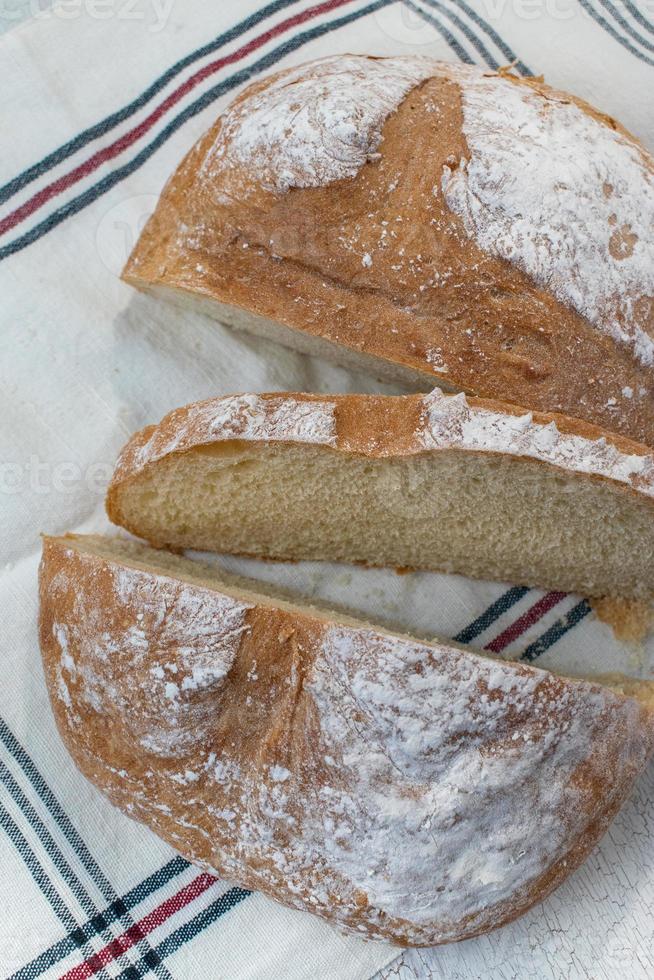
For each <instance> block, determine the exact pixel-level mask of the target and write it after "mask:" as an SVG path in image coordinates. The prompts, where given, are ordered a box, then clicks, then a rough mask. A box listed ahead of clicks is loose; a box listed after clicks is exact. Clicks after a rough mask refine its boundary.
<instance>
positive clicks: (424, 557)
mask: <svg viewBox="0 0 654 980" xmlns="http://www.w3.org/2000/svg"><path fill="white" fill-rule="evenodd" d="M107 509H108V513H109V516H110V518H111V520H112V521H114V522H115V523H116V524H120V525H122V526H123V527H125V528H127V529H128V530H130V531H132V532H133V533H134V534H136V535H139V536H140V537H142V538H145V539H146V540H148V541H150V542H152V543H154V544H156V545H168V546H172V547H175V548H196V549H203V550H211V551H222V552H233V553H237V554H248V555H253V556H256V557H260V558H276V559H290V560H296V559H324V560H331V561H344V562H362V563H366V564H370V565H391V566H397V567H410V568H424V569H434V570H443V571H449V572H459V573H461V574H464V575H469V576H476V577H481V578H486V579H499V580H508V581H512V582H515V583H519V584H523V585H538V586H542V587H543V588H548V589H557V590H563V591H575V592H579V593H581V594H583V595H588V596H603V595H614V596H625V597H634V598H638V597H648V596H650V595H651V594H652V593H653V592H654V456H653V455H652V454H651V452H649V451H648V450H647V449H646V448H645V447H643V446H640V445H638V444H635V443H632V442H629V441H627V440H624V439H621V438H619V437H613V436H610V435H607V434H606V433H604V432H602V431H601V430H599V429H597V428H595V427H592V426H588V425H585V424H584V423H580V422H576V421H573V420H570V419H565V418H562V417H556V416H551V415H532V414H530V413H524V412H521V411H520V410H519V409H514V408H509V407H507V406H505V405H499V404H498V403H493V402H487V401H481V400H476V399H471V400H469V401H468V400H466V398H465V396H464V395H453V396H448V395H444V394H443V393H442V392H440V391H439V390H436V391H434V392H432V394H430V395H426V396H420V395H411V396H404V397H388V396H368V395H344V396H337V395H334V396H318V395H305V394H268V395H235V396H230V397H226V398H215V399H211V400H209V401H206V402H200V403H198V404H195V405H189V406H187V407H186V408H181V409H178V410H177V411H174V412H172V413H171V414H170V415H168V416H166V418H165V419H164V420H163V421H162V422H161V423H160V424H159V425H156V426H150V427H148V428H146V429H144V430H143V431H142V432H140V433H137V434H136V435H135V436H134V437H133V438H132V439H131V440H130V442H129V443H128V444H127V446H126V447H125V449H124V451H123V454H122V456H121V458H120V460H119V462H118V465H117V468H116V472H115V474H114V477H113V480H112V482H111V485H110V488H109V493H108V497H107Z"/></svg>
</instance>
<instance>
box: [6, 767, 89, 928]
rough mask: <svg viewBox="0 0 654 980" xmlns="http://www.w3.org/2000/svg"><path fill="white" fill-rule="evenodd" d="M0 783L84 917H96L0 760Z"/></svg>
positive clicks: (57, 848)
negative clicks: (73, 897)
mask: <svg viewBox="0 0 654 980" xmlns="http://www.w3.org/2000/svg"><path fill="white" fill-rule="evenodd" d="M0 781H2V783H4V785H5V787H6V789H7V790H8V792H9V795H10V796H11V798H12V800H13V801H14V803H15V804H16V806H17V807H18V808H19V810H20V811H21V813H22V814H23V816H24V817H25V819H26V821H27V823H28V824H29V825H30V827H31V828H32V830H33V831H34V833H35V834H36V836H37V837H38V839H39V842H40V844H41V845H42V847H43V850H44V851H45V853H46V854H47V855H48V857H49V858H50V860H51V861H52V864H53V865H54V867H55V868H56V869H57V871H58V872H59V874H60V875H61V878H62V879H63V881H65V882H66V884H67V885H68V888H69V889H70V891H71V893H72V894H73V895H74V896H75V898H76V899H77V901H78V903H79V905H80V907H81V908H82V910H83V911H84V913H85V914H86V915H96V914H97V912H98V909H97V907H96V905H95V902H94V901H93V899H92V898H91V896H90V895H89V893H88V892H87V890H86V888H84V885H83V884H82V882H81V881H80V879H79V877H78V876H77V875H76V874H75V872H74V871H73V869H72V867H71V866H70V864H69V863H68V861H67V860H66V858H65V857H64V854H63V852H62V850H61V848H60V847H59V846H58V845H57V843H56V841H55V840H54V838H53V836H52V834H51V833H50V831H49V830H48V828H47V827H46V825H45V824H44V823H43V821H42V820H41V818H40V816H39V815H38V813H37V812H36V810H35V809H34V807H33V806H32V804H31V803H30V801H29V800H28V799H27V797H26V796H25V794H24V793H23V791H22V789H21V788H20V786H19V785H18V783H17V782H16V780H15V779H14V777H13V776H12V774H11V772H10V771H9V769H8V768H7V766H6V765H5V764H4V762H2V760H0Z"/></svg>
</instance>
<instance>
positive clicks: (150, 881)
mask: <svg viewBox="0 0 654 980" xmlns="http://www.w3.org/2000/svg"><path fill="white" fill-rule="evenodd" d="M189 867H190V864H189V862H188V861H186V860H185V859H184V858H183V857H179V856H178V857H175V858H173V860H172V861H169V862H168V863H167V864H164V865H163V867H161V868H159V870H158V871H155V872H154V873H153V874H151V875H148V877H147V878H144V880H143V881H142V882H140V883H139V884H138V885H135V887H134V888H132V889H130V891H128V892H125V894H124V895H123V896H122V897H121V898H118V899H116V901H115V902H112V903H111V905H109V906H107V908H106V909H103V910H102V911H101V912H99V913H98V914H97V915H96V916H94V917H93V918H91V919H88V920H87V921H86V922H84V923H83V924H82V925H80V926H76V927H75V929H72V930H71V931H70V932H69V933H68V935H67V936H64V938H63V939H59V940H58V941H57V942H56V943H53V944H52V946H49V947H48V949H46V950H44V951H43V952H42V953H39V955H38V956H37V957H35V959H33V960H32V961H31V962H30V963H27V964H26V965H25V966H24V967H21V969H20V970H18V971H17V972H16V973H14V974H13V975H12V976H11V977H10V978H9V980H35V978H36V977H39V976H41V974H42V973H44V972H45V971H46V970H48V969H49V968H50V967H51V966H54V964H55V963H59V962H60V961H61V960H63V959H65V957H66V956H68V954H69V953H71V952H72V951H73V950H74V949H77V948H79V947H80V946H82V945H83V943H84V942H85V941H86V940H88V939H91V938H92V937H93V936H97V935H99V934H100V933H102V931H103V930H104V929H105V928H106V926H107V925H110V924H111V923H113V922H116V921H117V920H118V919H119V918H120V917H121V916H123V915H124V914H125V912H128V911H130V910H131V909H133V908H135V907H136V906H137V905H140V903H141V902H142V901H144V900H145V899H146V898H148V897H149V896H150V895H152V894H153V893H154V892H156V891H157V890H158V889H159V888H162V887H163V886H164V885H167V884H168V882H169V881H172V880H173V878H176V877H177V876H178V875H180V874H181V873H182V871H186V869H187V868H189Z"/></svg>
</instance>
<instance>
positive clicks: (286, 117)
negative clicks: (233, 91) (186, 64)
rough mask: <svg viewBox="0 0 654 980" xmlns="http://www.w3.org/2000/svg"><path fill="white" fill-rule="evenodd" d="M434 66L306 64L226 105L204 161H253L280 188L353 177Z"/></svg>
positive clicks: (406, 61)
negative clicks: (399, 108) (393, 115)
mask: <svg viewBox="0 0 654 980" xmlns="http://www.w3.org/2000/svg"><path fill="white" fill-rule="evenodd" d="M433 72H434V62H433V61H430V60H429V59H427V58H416V57H410V56H407V57H397V58H383V59H375V58H366V57H361V56H356V55H344V56H337V57H330V58H323V59H322V60H319V61H314V62H312V63H310V64H308V65H300V66H299V67H298V68H295V69H292V70H291V71H290V72H288V74H285V75H283V76H282V77H281V78H278V79H276V80H275V81H273V82H272V83H271V84H270V85H268V86H267V87H266V88H265V89H263V91H261V92H256V93H255V94H254V95H250V96H249V97H247V98H246V99H245V100H243V101H240V102H237V103H236V104H235V105H234V106H232V107H231V108H230V109H229V110H228V111H227V113H226V114H225V116H224V117H223V124H222V127H221V131H220V136H219V138H218V141H217V143H216V144H215V146H214V147H213V148H212V152H211V154H210V155H209V157H208V159H207V160H206V161H205V164H204V167H205V168H206V169H207V170H208V171H209V172H212V173H213V172H218V171H222V170H229V169H231V168H233V167H234V166H241V167H247V168H248V169H250V170H251V171H252V173H253V174H255V175H256V177H257V180H258V182H259V183H260V184H261V185H262V186H263V187H266V188H267V189H269V190H273V191H277V192H284V191H287V190H289V189H290V188H291V187H322V186H324V185H326V184H330V183H332V182H333V181H336V180H343V179H345V178H346V177H355V176H356V175H357V174H358V172H359V171H360V170H361V168H362V167H363V166H364V164H365V163H366V162H367V161H368V160H370V159H374V155H375V153H376V151H377V150H378V148H379V146H380V143H381V140H382V127H383V125H384V122H385V121H386V119H387V118H388V116H389V115H390V114H391V113H392V112H394V111H395V109H397V106H398V105H399V104H400V102H401V101H402V100H403V99H404V97H405V96H406V95H407V94H408V92H409V91H410V90H411V89H412V88H414V87H415V86H416V85H419V84H420V82H422V81H424V79H426V78H429V77H430V75H432V74H433ZM364 264H365V263H364Z"/></svg>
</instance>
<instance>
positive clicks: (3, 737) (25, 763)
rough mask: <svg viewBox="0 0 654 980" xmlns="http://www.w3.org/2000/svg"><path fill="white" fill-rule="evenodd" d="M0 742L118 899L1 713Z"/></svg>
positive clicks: (94, 875)
mask: <svg viewBox="0 0 654 980" xmlns="http://www.w3.org/2000/svg"><path fill="white" fill-rule="evenodd" d="M0 742H2V744H3V745H4V746H5V748H6V749H7V751H8V752H9V753H10V754H11V755H12V756H13V758H14V759H15V760H16V762H17V763H18V764H19V766H20V767H21V769H22V771H23V772H24V773H25V775H26V776H27V778H28V780H29V781H30V783H31V784H32V786H33V788H34V789H35V790H36V793H37V794H38V796H39V799H40V800H41V801H42V802H43V804H44V805H45V807H46V809H47V810H48V812H49V813H50V814H51V815H52V816H53V817H54V820H55V823H56V824H57V826H58V827H59V829H60V830H61V832H62V833H63V836H64V838H65V839H66V841H67V842H68V844H69V845H70V846H71V848H72V850H73V852H74V853H75V855H76V857H77V858H78V860H79V861H80V863H81V865H82V867H83V868H84V870H85V871H86V872H87V873H88V875H89V876H90V878H91V880H92V881H93V883H94V884H95V886H96V887H97V888H98V890H99V891H100V893H101V894H102V895H103V897H104V898H105V900H106V901H108V902H115V901H116V900H117V899H118V895H117V893H116V891H115V889H114V887H113V885H112V884H111V883H110V881H109V880H108V879H107V877H106V876H105V875H104V873H103V872H102V870H101V868H100V866H99V864H98V863H97V861H96V860H95V858H94V857H93V856H92V855H91V853H90V851H89V849H88V847H87V846H86V844H85V843H84V841H83V840H82V838H81V836H80V834H79V833H78V831H77V830H76V828H75V827H74V826H73V824H72V822H71V820H70V817H69V816H68V814H67V813H66V812H65V810H64V809H63V807H62V806H61V804H60V803H59V800H58V799H57V798H56V796H55V795H54V793H53V792H52V790H51V789H50V787H49V786H48V784H47V783H46V781H45V779H44V778H43V776H42V775H41V773H40V772H39V770H38V769H37V767H36V765H35V764H34V762H33V761H32V759H31V758H30V756H29V755H28V754H27V752H26V751H25V749H24V748H23V746H22V745H21V744H20V742H19V741H18V739H17V738H16V736H15V735H14V733H13V732H12V731H11V729H10V728H9V726H8V725H7V723H6V722H5V720H4V718H2V717H0ZM90 911H92V913H93V914H95V913H97V911H98V910H97V908H96V907H95V906H94V905H93V906H92V909H89V910H87V911H86V914H87V915H88V914H89V912H90ZM121 925H122V926H123V927H124V928H129V927H130V926H131V925H133V921H132V919H131V917H130V916H129V915H128V914H127V913H125V914H124V915H123V916H122V917H121ZM141 943H143V944H144V947H146V948H148V947H149V942H148V940H147V938H143V939H142V940H140V941H139V946H140V944H141ZM157 975H158V976H159V977H160V978H161V980H172V978H171V977H170V974H169V973H168V970H167V969H166V968H165V967H163V966H161V967H160V968H159V969H158V970H157Z"/></svg>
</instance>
